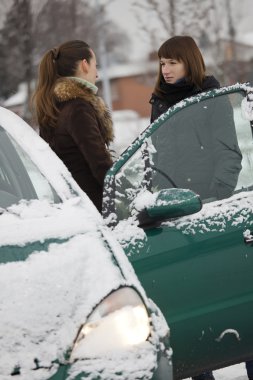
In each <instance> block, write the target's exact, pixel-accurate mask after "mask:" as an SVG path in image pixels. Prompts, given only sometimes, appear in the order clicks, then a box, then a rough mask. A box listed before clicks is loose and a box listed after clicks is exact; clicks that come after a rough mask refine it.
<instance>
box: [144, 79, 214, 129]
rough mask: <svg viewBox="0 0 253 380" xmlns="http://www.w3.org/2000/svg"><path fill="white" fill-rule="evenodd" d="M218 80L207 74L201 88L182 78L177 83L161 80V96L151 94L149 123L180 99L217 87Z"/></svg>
mask: <svg viewBox="0 0 253 380" xmlns="http://www.w3.org/2000/svg"><path fill="white" fill-rule="evenodd" d="M219 87H220V84H219V82H218V81H217V80H216V79H215V78H214V77H213V76H207V77H206V78H205V79H204V81H203V84H202V88H201V89H200V88H198V87H196V86H195V85H194V84H187V83H186V82H185V81H184V80H183V81H180V82H179V83H175V84H170V83H165V81H164V80H162V82H161V89H162V90H163V91H164V94H163V96H162V97H160V96H157V95H155V94H152V97H151V99H150V101H149V102H150V104H151V105H152V109H151V119H150V121H151V123H153V121H154V120H156V119H157V118H158V117H159V116H160V115H162V114H163V113H164V112H166V111H167V110H168V108H169V107H172V106H174V105H175V104H176V103H177V102H180V100H183V99H185V98H189V97H190V96H193V95H196V94H199V93H200V92H203V91H208V90H212V89H215V88H219Z"/></svg>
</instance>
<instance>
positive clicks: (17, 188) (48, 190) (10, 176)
mask: <svg viewBox="0 0 253 380" xmlns="http://www.w3.org/2000/svg"><path fill="white" fill-rule="evenodd" d="M21 199H26V200H31V199H46V200H48V201H51V202H60V198H59V197H58V195H57V194H56V192H55V190H54V189H53V187H52V186H51V185H50V183H49V182H48V181H47V179H46V178H45V177H44V176H43V174H42V173H41V172H40V170H39V169H38V167H37V166H36V165H35V164H34V163H33V162H32V160H31V158H30V157H29V156H28V154H27V153H26V152H25V151H24V150H23V149H22V148H21V146H20V145H19V144H18V143H17V142H16V141H15V140H14V139H12V137H11V136H10V135H9V134H7V133H6V132H5V130H4V129H3V128H1V127H0V207H2V208H5V207H9V206H10V205H12V204H15V203H17V202H19V201H20V200H21Z"/></svg>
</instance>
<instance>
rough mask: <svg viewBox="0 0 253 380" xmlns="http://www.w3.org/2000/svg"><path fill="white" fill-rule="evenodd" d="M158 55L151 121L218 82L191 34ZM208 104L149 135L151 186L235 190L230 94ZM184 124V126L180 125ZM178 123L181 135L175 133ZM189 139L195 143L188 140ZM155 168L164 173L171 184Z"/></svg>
mask: <svg viewBox="0 0 253 380" xmlns="http://www.w3.org/2000/svg"><path fill="white" fill-rule="evenodd" d="M158 58H159V71H158V76H157V81H156V84H155V88H154V92H153V94H152V97H151V99H150V103H151V105H152V109H151V123H152V122H153V121H155V120H156V119H157V118H158V117H159V116H160V115H162V114H163V113H164V112H166V111H167V110H168V109H169V108H170V107H172V106H174V105H175V104H176V103H178V102H180V101H181V100H183V99H186V98H189V97H191V96H194V95H197V94H199V93H201V92H204V91H208V90H213V89H218V88H219V87H220V84H219V82H218V81H217V80H216V78H215V77H214V76H208V75H206V67H205V62H204V59H203V57H202V54H201V52H200V50H199V48H198V46H197V44H196V43H195V41H194V40H193V38H192V37H190V36H175V37H172V38H170V39H168V40H167V41H165V42H164V43H163V44H162V45H161V46H160V48H159V50H158ZM211 103H212V104H210V105H209V104H208V103H205V106H204V107H203V105H202V108H205V109H206V115H205V116H204V117H203V116H201V112H195V113H193V114H192V117H191V118H189V114H187V119H186V120H183V122H182V116H181V119H180V117H179V118H178V119H177V123H178V124H177V125H173V127H174V126H175V128H174V131H173V127H172V126H171V125H169V123H167V124H166V123H163V125H162V126H161V127H160V128H159V129H158V130H156V133H154V134H153V136H152V143H153V145H154V147H155V151H156V153H155V155H154V157H153V162H154V169H156V171H155V175H154V178H153V185H154V184H155V186H156V188H157V189H160V188H168V187H171V185H173V186H174V187H175V186H176V187H179V188H190V189H192V190H193V191H195V192H196V193H198V194H199V195H200V197H201V199H202V200H204V201H212V200H217V199H223V198H227V197H230V196H231V195H232V194H233V191H234V189H235V187H236V184H237V179H238V175H239V173H240V170H241V160H242V155H241V152H240V148H239V146H238V142H237V137H236V132H235V126H234V118H233V109H232V107H231V104H230V101H229V99H228V97H225V98H223V99H218V100H214V101H213V102H211ZM181 115H182V113H181ZM179 120H180V121H179ZM180 123H181V125H179V124H180ZM182 125H185V128H184V127H183V128H184V129H182V128H181V127H182ZM169 127H170V128H169ZM180 128H181V134H180V132H179V133H178V132H177V130H179V129H180ZM182 130H183V131H184V133H182ZM185 141H186V142H187V143H186V144H185V143H184V142H185ZM192 142H194V144H192V145H191V143H192ZM199 152H201V155H200V154H199ZM200 156H201V163H200V160H199V157H200ZM203 163H204V165H203ZM201 164H202V167H203V166H204V168H205V170H204V173H203V170H201V169H200V166H201ZM192 172H194V173H196V178H194V179H193V178H190V177H191V173H192ZM159 173H165V174H166V175H167V178H169V179H170V181H171V183H170V184H169V183H168V181H166V179H164V178H165V176H160V175H159ZM185 178H187V180H189V182H187V181H186V180H185ZM172 180H173V181H172ZM194 181H195V182H194ZM246 370H247V374H248V378H249V379H250V380H251V379H252V380H253V360H251V361H248V362H246ZM192 379H193V380H214V376H213V373H212V371H210V370H209V371H205V372H203V373H201V374H199V375H197V376H194V377H193V378H192Z"/></svg>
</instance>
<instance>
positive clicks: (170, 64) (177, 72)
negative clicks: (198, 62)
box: [160, 57, 186, 84]
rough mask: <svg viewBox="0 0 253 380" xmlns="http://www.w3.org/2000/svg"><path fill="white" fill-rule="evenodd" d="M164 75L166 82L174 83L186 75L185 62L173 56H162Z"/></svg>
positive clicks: (161, 62)
mask: <svg viewBox="0 0 253 380" xmlns="http://www.w3.org/2000/svg"><path fill="white" fill-rule="evenodd" d="M160 64H161V70H162V75H163V78H164V80H165V82H166V83H171V84H174V83H176V82H177V81H178V80H179V79H182V78H184V77H185V76H186V69H185V64H184V63H183V62H182V61H177V60H176V59H172V58H163V57H162V58H161V60H160Z"/></svg>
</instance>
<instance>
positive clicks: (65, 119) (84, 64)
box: [33, 40, 113, 211]
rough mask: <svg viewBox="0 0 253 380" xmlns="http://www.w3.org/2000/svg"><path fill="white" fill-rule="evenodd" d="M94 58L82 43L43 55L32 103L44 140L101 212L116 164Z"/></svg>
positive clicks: (71, 42) (109, 123)
mask: <svg viewBox="0 0 253 380" xmlns="http://www.w3.org/2000/svg"><path fill="white" fill-rule="evenodd" d="M97 77H98V75H97V67H96V56H95V54H94V52H93V51H92V49H91V48H90V47H89V45H88V44H86V43H85V42H83V41H79V40H74V41H68V42H65V43H63V44H62V45H60V46H59V47H56V48H53V49H51V50H49V51H47V52H46V53H45V55H44V56H43V58H42V60H41V62H40V66H39V77H38V84H37V88H36V90H35V93H34V97H33V101H34V105H35V111H36V118H37V122H38V125H39V130H40V136H41V137H42V138H43V139H44V140H45V141H46V142H47V143H48V144H49V145H50V147H51V148H52V149H53V150H54V151H55V153H56V154H57V155H58V156H59V157H60V158H61V159H62V161H63V162H64V163H65V165H66V166H67V168H68V169H69V171H70V172H71V174H72V175H73V177H74V179H75V180H76V182H77V183H78V184H79V186H80V187H81V188H82V189H83V190H84V191H85V192H86V194H87V195H88V196H89V197H90V199H91V200H92V201H93V203H94V204H95V206H96V207H97V209H98V210H99V211H101V209H102V193H103V182H104V177H105V174H106V172H107V170H108V169H109V168H110V167H111V165H112V158H111V155H110V152H109V149H108V146H109V143H110V142H111V141H112V140H113V129H112V119H111V116H110V113H109V111H108V109H107V107H106V106H105V104H104V102H103V101H102V99H101V98H100V97H98V96H97V95H96V93H97V87H96V86H95V82H96V79H97Z"/></svg>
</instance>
